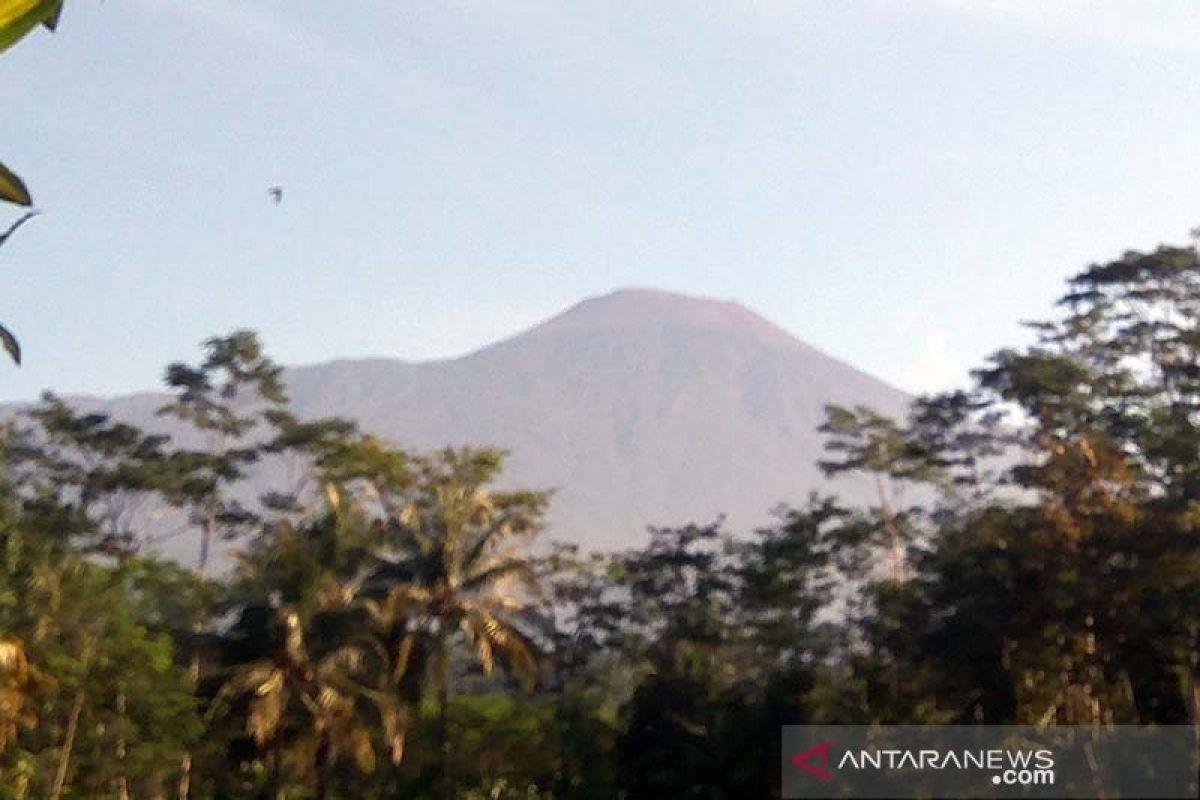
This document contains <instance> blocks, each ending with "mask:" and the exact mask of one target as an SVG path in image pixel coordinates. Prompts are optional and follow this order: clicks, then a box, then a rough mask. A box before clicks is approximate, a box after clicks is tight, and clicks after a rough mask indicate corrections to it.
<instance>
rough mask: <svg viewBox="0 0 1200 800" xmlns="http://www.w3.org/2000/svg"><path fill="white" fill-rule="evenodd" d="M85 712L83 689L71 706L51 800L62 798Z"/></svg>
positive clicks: (78, 692)
mask: <svg viewBox="0 0 1200 800" xmlns="http://www.w3.org/2000/svg"><path fill="white" fill-rule="evenodd" d="M82 712H83V687H82V686H80V687H79V690H78V691H76V692H75V702H74V703H72V704H71V717H70V719H69V720H68V721H67V734H66V737H65V738H64V740H63V745H62V752H61V753H60V754H59V757H58V771H57V773H56V774H55V776H54V788H53V789H52V790H51V791H50V800H59V798H60V797H62V793H63V787H64V786H66V783H67V770H68V769H69V768H70V766H71V750H72V749H73V748H74V747H75V734H76V732H77V731H78V730H79V715H80V714H81V713H82Z"/></svg>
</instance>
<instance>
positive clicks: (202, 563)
mask: <svg viewBox="0 0 1200 800" xmlns="http://www.w3.org/2000/svg"><path fill="white" fill-rule="evenodd" d="M215 527H216V520H215V519H214V518H213V515H212V514H211V513H210V514H209V515H208V516H206V517H205V518H204V524H203V525H202V526H201V527H200V556H199V558H198V559H197V560H196V573H197V574H198V575H199V576H200V577H201V578H203V577H204V576H205V574H206V573H207V572H208V554H209V550H210V548H211V547H212V538H213V529H214V528H215ZM188 677H189V678H191V680H192V687H193V688H195V687H197V686H199V685H200V656H198V655H193V656H192V663H191V664H190V665H189V666H188ZM191 793H192V751H191V750H188V751H187V752H185V753H184V754H183V758H181V759H180V760H179V793H178V795H179V800H188V798H189V797H190V796H191Z"/></svg>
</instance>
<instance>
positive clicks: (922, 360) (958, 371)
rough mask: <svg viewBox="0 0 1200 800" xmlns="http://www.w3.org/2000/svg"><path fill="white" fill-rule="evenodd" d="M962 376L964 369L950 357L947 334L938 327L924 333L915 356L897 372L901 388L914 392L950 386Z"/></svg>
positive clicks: (961, 382) (963, 378)
mask: <svg viewBox="0 0 1200 800" xmlns="http://www.w3.org/2000/svg"><path fill="white" fill-rule="evenodd" d="M966 380H967V370H966V369H965V368H964V367H963V366H962V364H961V363H960V362H959V360H958V359H956V358H955V357H954V353H953V350H952V348H951V347H950V338H949V337H948V336H947V335H946V333H945V332H944V331H940V330H937V331H931V332H930V333H927V334H925V337H924V341H923V342H922V344H921V349H920V350H919V351H918V353H917V357H916V358H914V359H913V360H912V361H910V362H909V363H908V365H907V366H906V367H905V368H904V371H903V373H902V375H901V382H902V384H903V388H905V389H907V390H909V391H912V392H917V393H924V392H939V391H943V390H946V389H953V388H955V387H957V386H962V385H964V384H965V382H966Z"/></svg>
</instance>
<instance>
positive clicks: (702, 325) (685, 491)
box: [71, 288, 909, 547]
mask: <svg viewBox="0 0 1200 800" xmlns="http://www.w3.org/2000/svg"><path fill="white" fill-rule="evenodd" d="M284 375H285V380H286V382H287V385H288V388H289V393H290V394H291V396H292V401H293V406H294V407H295V410H296V412H297V413H298V414H299V415H301V416H302V417H322V416H330V415H339V416H345V417H348V418H350V419H354V420H356V421H357V422H358V423H359V424H360V425H361V426H362V427H363V429H364V430H366V431H369V432H371V433H374V434H377V435H380V436H382V437H384V438H387V439H389V440H391V441H394V442H396V443H397V444H399V445H401V446H407V447H413V448H416V449H432V448H435V447H440V446H444V445H468V444H472V445H488V446H496V447H501V448H503V449H505V450H508V451H509V452H510V453H511V456H510V468H509V470H508V472H507V474H506V479H505V481H506V484H507V485H521V486H525V487H530V488H551V487H556V488H557V489H558V491H557V493H556V495H555V498H554V501H553V503H552V506H551V511H550V516H549V522H550V536H552V537H554V538H559V539H565V540H569V541H575V542H578V543H581V544H583V545H585V546H592V547H614V546H626V545H633V544H636V543H637V542H639V541H641V540H642V539H643V538H644V535H645V533H644V531H645V528H646V526H648V525H674V524H683V523H687V522H692V521H697V522H706V521H711V520H712V519H714V518H716V517H717V516H719V515H725V516H727V517H728V520H729V523H730V525H731V526H732V527H735V528H739V529H745V528H748V527H753V526H755V525H758V524H762V523H765V522H767V521H768V518H769V511H770V509H771V508H773V507H775V506H776V505H778V504H779V503H798V502H803V501H804V499H805V498H806V496H807V495H808V494H809V493H810V492H812V491H820V492H835V493H838V494H840V495H842V496H843V497H845V498H846V499H848V500H852V501H861V500H865V499H869V496H870V495H869V487H867V486H866V485H865V484H864V483H863V482H861V481H858V480H856V479H853V478H846V479H840V480H838V481H827V480H825V478H824V477H823V476H822V475H821V474H820V471H819V469H818V468H817V466H816V461H817V459H818V458H819V457H820V456H821V451H822V446H821V436H820V434H819V433H818V432H817V427H818V426H819V425H820V423H821V421H822V419H823V417H824V407H825V405H826V404H828V403H838V404H843V405H860V404H861V405H870V406H873V407H876V408H878V409H879V410H880V411H883V412H885V413H892V414H899V413H902V412H903V411H904V409H905V407H906V406H907V403H908V402H909V397H908V396H907V395H905V394H904V393H903V392H901V391H900V390H898V389H895V388H894V387H891V386H889V385H887V384H886V383H884V382H883V381H881V380H879V379H877V378H874V377H872V376H870V375H868V374H867V373H865V372H863V371H861V370H858V369H856V368H854V367H853V366H851V365H849V364H847V363H845V362H843V361H840V360H839V359H836V358H834V357H832V356H829V355H827V354H825V353H823V352H821V351H819V350H817V349H816V348H813V347H812V346H810V345H808V344H806V343H805V342H803V341H801V340H800V339H798V338H796V337H795V336H793V335H792V334H790V333H789V332H787V331H786V330H785V329H783V328H781V327H780V326H778V325H776V324H775V323H773V322H771V321H770V320H768V319H766V318H764V317H762V316H761V315H759V314H757V313H755V312H754V311H752V310H751V309H748V308H746V307H745V306H743V305H741V304H739V303H736V302H733V301H728V300H718V299H713V298H706V297H698V296H692V295H680V294H676V293H673V292H666V291H663V290H658V289H645V288H628V289H620V290H616V291H613V292H609V293H606V294H602V295H597V296H593V297H589V298H585V299H584V300H582V301H580V302H579V303H576V304H574V305H573V306H571V307H569V308H567V309H566V310H564V311H563V312H561V313H559V314H556V315H554V316H552V317H550V318H548V319H547V320H545V321H543V322H541V323H539V324H537V325H534V326H532V327H530V328H528V329H526V330H523V331H520V332H518V333H516V334H514V335H513V336H510V337H507V338H505V339H502V340H499V341H497V342H494V343H492V344H490V345H486V346H484V347H481V348H479V349H476V350H473V351H471V352H468V353H466V354H464V355H461V356H457V357H453V358H446V359H436V360H430V361H406V360H401V359H392V358H387V357H368V358H363V359H336V360H332V361H326V362H320V363H316V364H308V365H300V366H294V367H288V368H286V370H285V373H284ZM165 397H166V395H165V394H163V393H155V392H139V393H134V394H130V395H124V396H121V397H117V398H112V399H109V400H105V399H102V398H88V399H83V398H71V400H72V402H75V403H77V404H79V405H80V406H81V407H86V408H88V409H89V410H105V411H108V412H110V413H112V414H113V415H114V416H115V417H117V418H120V419H124V420H126V421H129V422H134V423H137V424H140V425H143V426H145V427H146V428H148V429H150V430H155V431H161V432H168V433H178V427H177V424H176V423H175V422H174V421H172V420H168V419H164V418H163V417H161V416H157V415H156V414H155V413H154V412H155V411H156V409H157V408H158V406H160V405H161V404H162V403H163V401H164V399H165ZM185 438H186V437H185Z"/></svg>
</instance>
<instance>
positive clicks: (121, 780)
mask: <svg viewBox="0 0 1200 800" xmlns="http://www.w3.org/2000/svg"><path fill="white" fill-rule="evenodd" d="M126 703H127V698H126V696H125V684H124V683H122V684H121V685H120V686H118V687H117V716H118V717H119V718H120V721H121V724H122V725H123V724H124V723H125V706H126ZM126 751H127V743H126V742H125V734H123V733H122V734H119V735H118V736H117V764H118V765H119V766H118V768H117V800H129V776H128V775H126V774H125V756H126Z"/></svg>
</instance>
